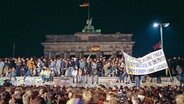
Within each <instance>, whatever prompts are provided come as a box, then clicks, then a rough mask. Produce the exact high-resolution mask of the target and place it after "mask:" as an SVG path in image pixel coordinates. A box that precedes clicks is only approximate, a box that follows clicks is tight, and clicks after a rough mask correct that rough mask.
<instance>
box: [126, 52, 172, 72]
mask: <svg viewBox="0 0 184 104" xmlns="http://www.w3.org/2000/svg"><path fill="white" fill-rule="evenodd" d="M123 55H124V58H125V65H126V71H127V73H128V74H132V75H144V74H150V73H154V72H157V71H161V70H164V69H167V68H168V65H167V61H166V58H165V55H164V52H163V50H162V49H160V50H157V51H154V52H152V53H149V54H147V55H145V56H143V57H141V58H135V57H132V56H130V55H128V54H126V53H124V52H123Z"/></svg>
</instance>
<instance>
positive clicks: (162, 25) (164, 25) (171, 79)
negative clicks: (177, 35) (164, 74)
mask: <svg viewBox="0 0 184 104" xmlns="http://www.w3.org/2000/svg"><path fill="white" fill-rule="evenodd" d="M169 24H170V23H154V24H153V27H158V26H160V42H161V48H162V49H163V50H164V45H163V27H168V26H169ZM166 71H168V72H169V76H170V81H171V82H172V81H173V77H172V75H171V71H170V69H166ZM160 80H161V79H160Z"/></svg>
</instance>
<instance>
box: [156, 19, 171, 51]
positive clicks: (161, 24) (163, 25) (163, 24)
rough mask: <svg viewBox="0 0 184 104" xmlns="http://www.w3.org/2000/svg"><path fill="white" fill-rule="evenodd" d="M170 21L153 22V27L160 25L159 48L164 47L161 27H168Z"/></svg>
mask: <svg viewBox="0 0 184 104" xmlns="http://www.w3.org/2000/svg"><path fill="white" fill-rule="evenodd" d="M169 24H170V23H154V24H153V27H158V26H160V42H161V48H162V49H164V45H163V27H168V26H169Z"/></svg>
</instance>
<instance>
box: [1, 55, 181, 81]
mask: <svg viewBox="0 0 184 104" xmlns="http://www.w3.org/2000/svg"><path fill="white" fill-rule="evenodd" d="M183 62H184V60H183V59H180V60H176V58H173V59H172V60H171V59H168V65H169V67H170V69H171V73H172V74H173V75H176V74H177V73H180V74H181V73H183V65H184V64H183ZM0 76H1V77H9V78H12V77H14V78H16V77H17V76H23V77H24V79H25V78H26V77H27V76H41V77H42V78H43V80H45V79H49V80H52V78H53V77H61V76H66V77H73V81H74V83H77V82H78V83H80V82H86V83H87V77H89V76H93V77H92V78H93V79H96V81H95V82H96V83H98V77H104V76H105V77H107V76H108V77H111V76H113V77H118V79H117V81H119V82H126V83H128V82H129V81H131V82H134V76H130V75H127V73H126V69H125V62H124V60H123V58H108V59H107V58H105V57H99V58H90V56H89V57H87V58H81V59H78V58H76V57H71V58H67V59H63V58H61V57H59V56H56V57H55V58H51V59H48V58H33V57H30V58H24V57H18V58H0ZM128 77H129V78H128Z"/></svg>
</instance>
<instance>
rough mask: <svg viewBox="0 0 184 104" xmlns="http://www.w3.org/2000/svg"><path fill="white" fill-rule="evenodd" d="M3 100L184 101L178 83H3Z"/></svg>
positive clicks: (49, 103)
mask: <svg viewBox="0 0 184 104" xmlns="http://www.w3.org/2000/svg"><path fill="white" fill-rule="evenodd" d="M0 95H1V96H0V104H184V94H183V88H182V87H179V86H170V85H168V86H162V87H157V86H150V87H148V86H144V87H139V88H137V87H127V86H124V87H123V86H120V87H119V88H118V87H117V86H112V87H105V86H104V85H99V86H98V87H91V88H89V87H71V86H68V87H65V86H63V87H60V86H50V85H46V86H12V85H11V84H10V83H8V82H5V83H4V86H1V87H0Z"/></svg>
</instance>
